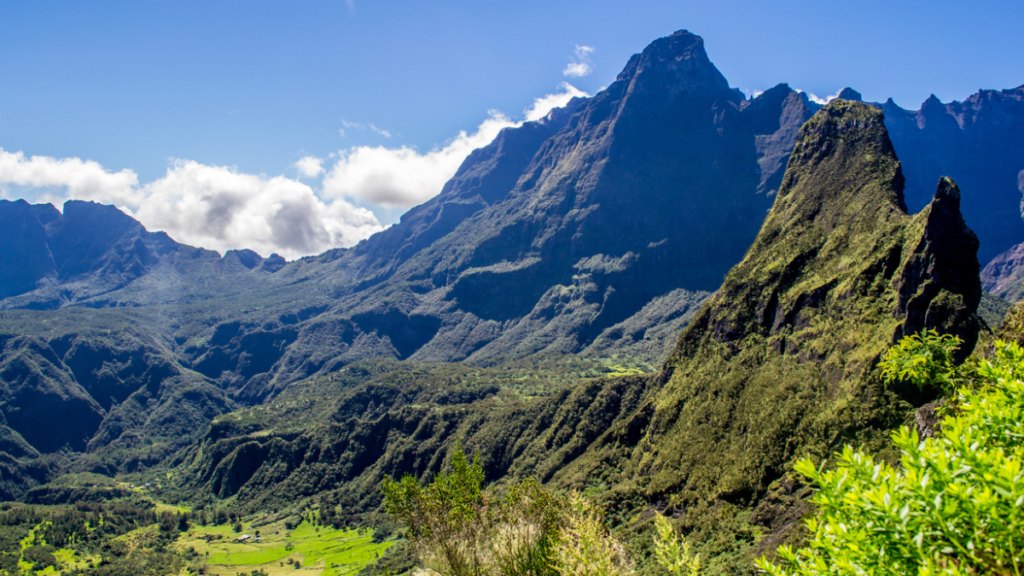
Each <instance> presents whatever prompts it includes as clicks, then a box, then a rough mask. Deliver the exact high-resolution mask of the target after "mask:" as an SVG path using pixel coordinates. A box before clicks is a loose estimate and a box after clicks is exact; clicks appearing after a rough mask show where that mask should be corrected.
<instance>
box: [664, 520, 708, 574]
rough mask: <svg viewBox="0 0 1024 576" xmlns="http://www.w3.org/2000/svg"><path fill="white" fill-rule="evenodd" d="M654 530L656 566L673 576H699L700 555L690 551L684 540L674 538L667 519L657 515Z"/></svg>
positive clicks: (674, 535)
mask: <svg viewBox="0 0 1024 576" xmlns="http://www.w3.org/2000/svg"><path fill="white" fill-rule="evenodd" d="M654 528H655V531H656V533H655V535H654V558H655V559H656V560H657V561H658V564H659V565H661V567H662V568H664V569H665V570H666V571H667V572H668V573H669V574H673V575H675V576H700V554H693V553H692V552H691V551H690V543H689V542H688V541H687V540H686V538H680V537H678V536H676V533H675V530H673V529H672V525H671V524H669V522H668V519H667V518H665V517H664V516H662V515H661V514H658V515H657V516H655V517H654Z"/></svg>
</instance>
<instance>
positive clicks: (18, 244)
mask: <svg viewBox="0 0 1024 576" xmlns="http://www.w3.org/2000/svg"><path fill="white" fill-rule="evenodd" d="M33 208H35V207H34V206H31V205H29V203H28V202H25V201H24V200H18V201H17V202H9V201H7V200H0V246H2V247H3V250H0V298H7V297H9V296H17V295H18V294H24V293H25V292H28V291H30V290H35V289H36V287H37V286H38V285H39V283H40V282H42V281H43V280H44V279H45V278H54V277H55V276H56V275H57V270H56V266H55V265H54V262H53V256H52V255H51V254H50V248H49V246H47V236H46V229H45V228H44V224H43V223H41V222H40V221H39V218H38V217H37V215H36V210H34V209H33Z"/></svg>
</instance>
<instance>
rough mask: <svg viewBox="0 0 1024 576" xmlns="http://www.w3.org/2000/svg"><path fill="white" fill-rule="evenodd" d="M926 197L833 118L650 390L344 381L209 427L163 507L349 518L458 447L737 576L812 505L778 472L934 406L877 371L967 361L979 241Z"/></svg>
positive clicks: (371, 365) (402, 365)
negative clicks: (661, 518) (662, 535)
mask: <svg viewBox="0 0 1024 576" xmlns="http://www.w3.org/2000/svg"><path fill="white" fill-rule="evenodd" d="M937 185H938V187H937V191H936V192H935V194H934V197H933V200H932V201H931V202H930V203H929V204H928V205H927V206H926V207H924V209H923V210H921V211H920V212H919V213H917V214H915V215H909V214H908V213H907V209H906V202H905V200H904V196H903V186H904V179H903V176H902V170H901V164H900V162H899V161H898V159H897V157H896V155H895V152H894V150H893V146H892V143H891V142H890V140H889V138H888V134H887V131H886V129H885V126H884V123H883V116H882V114H881V112H879V111H878V110H877V109H875V108H873V107H871V106H868V105H865V104H861V103H856V102H850V101H844V100H836V101H833V102H832V103H831V104H829V105H828V106H827V107H825V108H824V109H822V110H820V111H819V112H818V113H817V114H816V115H815V116H814V117H813V118H812V119H811V120H810V121H809V122H807V123H806V124H805V125H804V127H803V128H802V129H801V131H800V133H799V141H798V143H797V144H796V147H795V149H794V152H793V155H792V157H791V159H790V161H789V165H788V168H787V171H786V173H785V177H784V178H783V180H782V182H781V185H780V188H779V191H778V193H777V195H776V199H775V202H774V205H773V207H772V209H771V212H770V213H769V215H768V217H767V219H766V220H765V223H764V225H763V227H762V228H761V230H760V232H759V233H758V235H757V237H756V239H755V240H754V242H753V243H752V246H751V247H750V248H749V250H748V251H747V252H746V255H745V257H744V258H743V259H742V261H741V262H740V263H738V264H737V265H736V266H734V267H733V268H732V270H731V271H730V272H729V273H728V275H727V276H726V278H725V281H724V283H723V285H722V286H721V288H720V289H719V290H718V291H717V292H716V293H715V295H714V296H712V297H711V298H710V299H708V300H707V301H706V302H705V303H704V304H703V305H702V306H701V307H700V311H699V312H698V313H697V314H696V316H695V317H694V319H693V321H692V322H691V323H690V324H689V325H688V327H687V328H686V329H685V330H684V331H683V333H682V335H681V336H680V338H679V341H678V343H677V345H676V347H675V349H674V351H673V353H672V354H671V356H670V357H669V359H668V360H667V361H666V362H665V364H664V367H663V369H662V370H661V371H660V372H659V373H655V374H650V375H643V376H622V377H617V378H597V379H590V380H584V381H582V382H579V383H576V384H570V385H558V386H551V385H550V384H549V385H548V386H547V389H546V390H545V387H544V385H543V384H542V385H541V388H540V389H539V390H538V389H536V388H529V387H523V388H520V387H519V386H520V384H518V383H519V382H530V379H529V377H528V376H527V375H524V376H521V375H520V374H521V372H515V370H521V368H516V367H511V366H508V365H505V366H499V367H496V368H491V369H481V368H474V367H471V366H469V365H467V364H465V363H462V364H433V363H431V364H420V363H415V362H408V361H405V362H398V363H395V362H390V363H380V362H379V361H378V362H361V363H356V364H351V365H349V366H348V367H346V368H344V369H343V370H341V371H339V372H336V373H333V374H330V375H325V376H322V377H320V378H316V379H311V380H308V381H305V382H304V383H302V384H298V385H296V386H293V387H290V388H289V389H287V390H286V391H285V392H284V393H282V394H281V395H280V396H279V397H277V398H275V399H273V400H271V401H269V402H268V403H266V404H264V405H262V406H258V407H252V408H247V409H243V410H241V411H239V412H236V413H233V414H229V415H225V416H222V417H218V418H217V419H216V420H215V422H214V424H213V426H212V427H211V428H210V429H209V430H208V431H207V432H206V433H205V434H204V436H203V437H202V439H201V440H200V441H199V442H197V443H196V444H195V445H194V446H192V447H189V448H188V449H185V450H183V451H182V452H181V453H179V456H177V457H176V459H175V461H174V462H173V465H174V466H175V468H174V469H173V474H171V476H172V477H174V478H177V479H178V480H177V485H176V487H175V488H173V489H172V490H171V494H178V495H185V494H187V495H190V497H192V498H193V499H194V501H195V502H203V503H207V504H211V503H219V502H222V501H224V500H223V499H230V500H229V501H230V502H232V505H234V506H237V507H238V508H239V509H240V510H242V511H246V512H249V513H254V514H256V513H258V514H266V515H269V516H273V517H284V516H287V515H289V514H294V513H296V511H297V510H301V509H303V508H305V507H307V506H310V505H312V504H311V503H312V501H313V499H314V498H315V499H316V501H317V502H320V505H321V506H324V507H327V508H333V507H334V505H335V504H343V506H344V508H343V509H344V510H345V511H346V513H348V514H360V513H363V514H366V513H370V512H372V511H373V510H374V509H375V508H376V506H377V505H378V504H379V501H380V493H379V490H378V488H377V486H378V485H379V482H380V481H381V479H382V478H383V476H384V475H385V474H388V475H391V476H400V475H402V474H405V473H411V474H414V475H416V476H420V477H422V478H427V477H429V476H430V475H431V474H433V473H436V472H438V471H439V470H441V467H442V465H443V463H444V461H445V458H446V455H447V454H450V453H451V451H452V450H453V449H454V447H455V446H456V443H457V441H461V443H462V446H463V447H464V448H465V449H466V450H467V451H469V452H471V453H478V454H479V457H480V463H481V465H482V466H483V468H484V471H485V474H486V476H487V480H488V481H489V482H504V481H508V480H510V479H515V478H523V477H529V476H532V477H536V478H539V479H540V480H541V481H543V482H546V483H548V484H549V485H551V486H555V487H563V488H567V487H573V488H580V489H583V488H587V489H592V490H593V492H594V493H595V494H598V495H599V496H598V497H599V498H600V499H601V500H602V502H603V504H604V508H605V509H606V510H608V512H609V515H610V517H611V518H612V519H613V520H614V521H616V522H617V523H619V524H620V530H623V531H626V532H629V533H634V534H635V533H637V532H641V531H643V530H645V529H648V528H649V526H648V524H649V520H650V517H651V512H652V510H654V509H657V510H659V511H663V512H667V513H671V515H672V516H674V517H676V518H677V523H679V524H680V525H682V527H683V528H684V529H685V531H686V532H687V533H688V534H689V535H690V538H691V539H692V541H693V542H695V543H696V544H697V545H698V546H699V547H700V551H701V553H702V558H704V559H705V562H706V564H705V570H706V572H705V573H707V574H735V573H745V572H749V571H750V570H751V569H752V566H753V565H752V561H751V560H752V556H753V555H754V554H760V553H763V552H768V551H771V550H773V549H774V547H775V546H777V544H778V543H780V542H786V541H793V539H795V538H797V537H798V530H794V527H795V526H797V525H798V520H799V518H800V517H801V515H802V514H803V513H804V512H805V511H806V510H807V509H808V508H807V506H808V505H807V503H806V501H805V498H806V496H807V495H808V494H809V493H810V491H809V490H808V489H807V488H806V487H804V486H801V485H800V484H799V483H798V482H796V481H795V479H794V478H793V477H792V476H791V475H790V474H789V473H788V471H789V469H790V466H791V465H792V462H793V461H794V460H795V459H797V458H799V457H803V456H807V455H811V456H814V457H816V458H819V459H821V458H826V457H828V456H829V455H830V454H831V453H832V452H833V451H834V450H836V449H838V448H840V447H841V446H842V445H843V444H844V443H847V442H850V443H855V444H859V445H865V446H867V447H868V448H869V449H871V450H872V451H874V452H876V453H881V454H882V455H883V456H886V457H889V456H892V454H891V448H890V447H889V446H890V445H889V442H888V433H889V432H890V431H891V430H892V429H893V428H895V427H896V426H898V425H901V424H903V423H905V422H907V421H912V420H913V417H914V414H915V411H916V410H917V409H918V408H919V407H921V406H922V405H924V404H925V403H927V402H929V401H931V400H934V397H935V396H934V394H935V393H934V392H933V391H920V390H917V389H915V388H912V387H910V386H909V385H904V384H895V385H886V384H883V382H882V380H881V376H880V373H879V372H880V371H879V369H878V366H877V365H878V361H879V359H880V358H881V355H882V353H883V352H884V351H885V350H886V349H887V348H888V347H889V346H891V345H892V344H893V343H894V342H895V341H897V340H898V339H899V338H901V337H902V336H903V335H906V334H913V333H918V332H920V330H922V329H936V330H939V331H942V332H944V333H953V334H957V335H959V336H960V337H961V338H963V339H964V341H965V344H964V347H963V350H962V353H963V355H966V354H967V353H969V352H970V351H971V349H972V348H973V346H974V344H975V342H976V341H977V339H978V335H979V332H980V331H981V330H983V329H984V324H983V323H982V322H981V321H980V320H979V318H978V317H977V315H976V310H977V307H978V304H979V301H980V299H981V294H982V292H981V286H980V280H979V276H978V271H979V265H978V260H977V249H978V240H977V237H976V236H975V234H974V233H973V232H972V231H971V230H970V228H969V227H968V226H967V225H966V223H965V221H964V218H963V215H962V213H961V211H960V202H961V194H960V191H959V189H958V188H957V186H956V184H955V183H954V182H953V181H952V180H950V179H948V178H942V179H939V180H938V181H937ZM548 370H549V371H548V374H557V373H560V372H559V369H557V367H556V366H550V367H549V369H548ZM562 370H564V367H563V368H562ZM563 373H564V372H563ZM531 385H532V383H531V384H525V385H524V386H531ZM537 394H539V395H540V396H541V397H540V398H536V397H532V396H535V395H537Z"/></svg>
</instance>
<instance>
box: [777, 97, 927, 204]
mask: <svg viewBox="0 0 1024 576" xmlns="http://www.w3.org/2000/svg"><path fill="white" fill-rule="evenodd" d="M884 119H885V116H884V115H883V114H882V111H881V110H878V109H877V108H875V107H874V106H871V105H868V104H864V103H862V102H853V101H850V100H842V99H836V100H833V101H832V102H831V103H829V104H828V105H827V106H825V107H824V108H822V109H821V110H820V111H819V112H818V113H817V114H815V115H814V117H812V118H811V119H810V120H809V121H808V122H807V123H806V124H804V126H803V127H802V128H801V129H800V137H799V139H798V141H797V144H796V146H795V147H794V149H793V154H792V156H791V157H790V161H789V167H788V168H787V170H786V176H785V178H784V179H783V184H782V189H780V191H779V198H780V200H782V199H783V198H784V197H786V196H788V195H789V194H790V193H791V192H793V191H795V190H801V191H803V192H804V193H807V194H814V195H818V196H819V197H816V198H815V199H814V202H810V203H803V204H801V205H804V206H805V207H807V208H808V209H811V206H812V205H813V204H817V205H818V206H819V208H817V209H815V210H819V211H820V209H821V208H822V207H832V208H835V209H836V210H845V209H846V207H848V206H850V200H851V199H850V198H848V197H847V198H843V199H842V201H841V202H836V200H839V199H827V198H824V197H820V195H821V194H823V193H825V192H826V191H832V188H833V187H829V186H824V185H822V186H803V187H799V188H798V187H797V186H796V185H797V183H798V181H800V180H801V179H803V178H807V177H812V176H813V177H819V176H820V175H821V174H825V173H828V172H833V171H843V172H844V173H846V174H849V175H850V178H855V179H857V180H864V181H865V182H871V181H873V179H875V178H882V179H883V180H884V181H885V182H886V183H887V187H886V191H885V193H884V195H883V196H884V197H883V196H877V197H875V196H874V195H875V193H876V191H875V190H867V191H862V190H860V189H859V188H857V187H847V188H846V189H845V190H844V191H843V193H844V194H847V195H848V194H861V193H866V194H867V196H866V197H865V198H863V200H864V201H867V202H872V203H875V202H878V201H885V202H889V203H891V204H893V205H894V206H896V207H899V209H900V210H902V211H903V212H906V210H907V208H906V203H905V202H904V199H903V182H904V178H903V172H902V170H901V168H900V163H899V161H898V160H897V159H896V152H895V151H894V150H893V147H892V142H891V141H890V140H889V133H888V131H887V130H886V128H885V123H884ZM825 162H827V163H829V164H830V166H829V167H825V168H824V172H823V171H822V168H823V167H822V166H820V165H821V164H823V163H825ZM827 177H830V176H826V178H827ZM823 184H824V183H823ZM787 202H790V201H789V200H787Z"/></svg>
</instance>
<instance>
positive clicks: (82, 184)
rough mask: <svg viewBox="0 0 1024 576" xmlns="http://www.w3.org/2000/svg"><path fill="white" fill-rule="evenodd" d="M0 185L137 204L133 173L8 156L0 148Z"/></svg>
mask: <svg viewBox="0 0 1024 576" xmlns="http://www.w3.org/2000/svg"><path fill="white" fill-rule="evenodd" d="M0 183H2V184H14V185H17V186H25V187H31V188H41V189H43V190H44V192H43V193H44V195H46V196H52V194H53V192H50V190H51V189H60V192H61V193H63V192H64V191H65V190H66V192H67V194H68V195H70V196H71V197H74V198H80V199H83V200H93V199H100V198H102V199H104V200H105V201H106V202H108V203H113V204H118V205H121V206H124V205H128V204H133V203H135V202H136V201H137V199H138V197H137V186H138V183H139V177H138V176H137V175H136V174H135V172H134V171H132V170H121V171H120V172H110V171H108V170H107V169H106V168H104V167H103V166H101V165H100V164H99V163H98V162H93V161H92V160H80V159H78V158H50V157H48V156H32V157H31V158H26V157H25V154H24V153H23V152H7V151H5V150H4V149H3V148H0Z"/></svg>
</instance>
